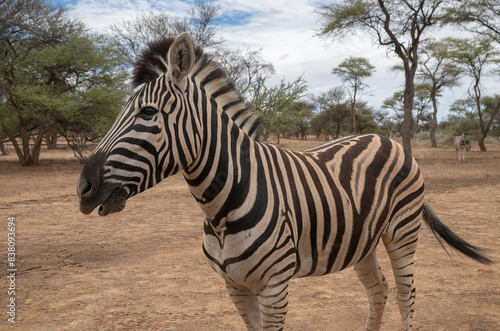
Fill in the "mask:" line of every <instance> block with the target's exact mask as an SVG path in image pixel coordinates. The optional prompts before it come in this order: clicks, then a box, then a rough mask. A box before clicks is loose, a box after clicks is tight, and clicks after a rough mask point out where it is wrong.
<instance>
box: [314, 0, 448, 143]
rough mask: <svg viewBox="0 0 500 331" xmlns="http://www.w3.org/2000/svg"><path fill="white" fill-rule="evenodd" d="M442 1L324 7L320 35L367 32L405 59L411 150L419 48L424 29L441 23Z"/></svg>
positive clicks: (356, 0)
mask: <svg viewBox="0 0 500 331" xmlns="http://www.w3.org/2000/svg"><path fill="white" fill-rule="evenodd" d="M442 4H443V2H442V0H417V1H402V0H377V1H376V2H375V1H369V0H347V1H344V2H337V3H333V4H331V5H324V6H321V7H320V8H319V10H318V14H319V15H320V17H321V19H322V21H323V27H322V28H321V29H320V30H319V32H318V35H319V36H323V37H339V38H345V37H346V36H348V35H350V34H354V33H356V32H357V31H366V32H368V33H370V35H371V36H372V37H374V39H375V42H376V43H377V44H378V45H381V46H386V47H388V48H389V50H390V51H392V52H394V53H396V54H397V56H398V57H399V58H400V59H401V61H402V62H403V69H404V73H405V90H404V121H403V127H402V138H403V146H404V147H405V148H406V149H407V150H408V151H410V152H411V136H412V133H413V117H412V109H413V97H414V94H415V87H414V80H415V74H416V72H417V68H418V47H419V44H420V42H421V41H422V39H423V35H424V32H426V31H427V30H429V28H430V27H432V26H434V25H436V23H438V22H439V13H438V9H440V7H441V6H442Z"/></svg>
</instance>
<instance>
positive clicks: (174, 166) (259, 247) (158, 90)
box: [78, 34, 490, 330]
mask: <svg viewBox="0 0 500 331" xmlns="http://www.w3.org/2000/svg"><path fill="white" fill-rule="evenodd" d="M134 81H135V83H136V84H137V85H142V88H141V89H140V90H139V91H138V92H137V93H136V94H135V95H134V96H133V97H132V98H131V100H130V101H129V102H128V103H127V105H126V106H125V107H124V110H123V111H122V113H121V114H120V116H119V117H118V118H117V120H116V122H115V124H114V125H113V127H112V128H111V130H110V131H109V133H108V134H107V135H106V137H105V138H104V139H103V141H102V142H101V144H100V145H99V146H98V148H97V149H96V151H95V152H94V154H93V155H92V157H91V158H90V159H89V160H88V162H87V164H86V165H85V167H84V169H83V171H82V175H81V177H80V180H79V183H78V192H79V197H80V209H81V211H82V212H84V213H90V212H91V211H92V210H93V209H94V208H96V207H97V206H101V207H100V208H99V213H100V214H101V215H106V214H108V213H111V212H116V211H121V210H122V209H123V208H124V206H125V201H126V199H127V198H129V197H130V196H132V195H134V194H137V193H139V192H141V191H144V190H145V189H147V188H149V187H151V186H153V185H154V184H156V183H158V182H159V181H161V180H162V179H163V178H165V177H167V176H169V175H172V174H174V173H176V172H178V171H182V172H183V174H184V177H185V179H186V182H187V184H188V186H189V189H190V191H191V193H192V195H193V197H194V198H195V199H196V201H197V202H198V204H199V206H200V207H201V209H202V210H203V212H204V214H205V221H204V238H203V250H204V252H205V254H206V256H207V257H208V259H209V261H210V263H211V265H212V267H213V268H214V269H215V270H216V271H217V272H218V273H219V274H220V276H221V277H222V278H223V279H224V280H225V281H226V284H227V288H228V292H229V295H230V297H231V300H232V301H233V302H234V304H235V305H236V307H237V309H238V311H239V313H240V315H241V316H242V318H243V321H244V323H245V325H246V327H247V328H248V329H249V330H262V329H276V330H280V329H283V327H284V322H285V316H286V312H287V305H288V282H289V280H290V279H292V278H297V277H305V276H312V275H324V274H327V273H330V272H335V271H339V270H342V269H345V268H348V267H350V266H354V269H355V270H356V273H357V275H358V277H359V279H360V280H361V282H362V283H363V285H364V286H365V287H366V289H367V293H368V298H369V302H370V313H369V317H368V319H367V324H366V328H367V329H368V330H377V329H379V327H380V323H381V319H382V313H383V309H384V305H385V301H386V298H387V292H388V290H387V283H386V281H385V278H384V276H383V274H382V271H381V269H380V268H379V266H378V263H377V258H376V255H375V247H376V246H377V244H378V243H379V242H380V241H382V243H383V245H384V247H385V248H386V250H387V253H388V255H389V257H390V259H391V262H392V267H393V272H394V275H395V280H396V286H397V298H398V302H399V307H400V311H401V316H402V326H403V329H404V330H408V329H411V325H412V316H413V310H414V308H413V306H414V298H415V288H414V285H413V255H414V252H415V248H416V243H417V238H418V231H419V229H420V225H421V219H422V215H423V219H424V220H425V222H426V223H427V224H428V225H429V226H430V228H431V229H432V230H433V231H434V232H435V233H437V234H438V235H439V236H440V237H442V238H443V239H445V241H447V242H448V243H449V244H450V245H452V246H453V247H455V248H457V249H459V250H460V251H462V252H463V253H464V254H466V255H468V256H470V257H472V258H474V259H476V260H479V261H481V262H484V263H488V262H490V260H488V259H487V258H486V257H484V256H483V255H481V253H480V252H479V249H478V248H476V247H474V246H471V245H469V244H467V243H466V242H464V241H463V240H461V239H460V238H458V237H457V236H455V235H454V234H453V233H452V232H451V231H450V230H449V229H448V228H446V227H445V226H444V225H443V224H442V223H441V222H440V221H439V219H438V217H437V215H436V213H435V212H434V211H433V210H432V209H431V208H430V206H429V205H428V204H427V203H426V202H425V201H424V183H423V179H422V176H421V173H420V171H419V169H418V166H417V164H416V162H415V160H414V159H413V158H412V156H411V155H410V154H409V153H407V152H406V151H405V150H404V149H403V148H402V147H401V145H399V144H398V143H396V142H394V141H392V140H390V139H388V138H385V137H382V136H377V135H360V136H351V137H346V138H342V139H338V140H335V141H331V142H328V143H326V144H323V145H321V146H318V147H316V148H313V149H310V150H307V151H305V152H303V153H298V152H292V151H288V150H285V149H281V148H279V147H277V146H273V145H268V144H265V143H259V142H258V141H256V140H255V139H254V138H255V137H257V136H258V132H259V125H260V119H259V118H258V117H257V116H255V114H254V113H253V111H252V109H251V108H249V107H247V106H246V105H245V104H244V102H243V100H242V99H241V98H240V96H239V94H238V93H237V92H236V91H235V90H234V86H233V85H232V84H231V83H229V82H228V79H227V77H226V76H225V74H224V73H223V71H222V70H221V69H220V68H219V67H218V66H217V65H216V64H215V63H213V62H212V61H210V59H209V58H208V57H207V56H206V55H203V54H202V52H201V51H200V50H199V49H195V48H194V46H193V44H192V40H191V38H190V37H189V35H188V34H182V35H180V36H179V37H178V38H177V39H176V40H175V41H173V40H163V41H161V42H158V43H154V44H152V45H150V47H149V49H148V50H146V52H145V53H144V55H143V57H142V59H141V60H140V61H139V62H138V64H137V66H136V71H135V78H134ZM221 318H223V316H221Z"/></svg>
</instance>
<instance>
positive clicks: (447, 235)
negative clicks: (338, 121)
mask: <svg viewBox="0 0 500 331" xmlns="http://www.w3.org/2000/svg"><path fill="white" fill-rule="evenodd" d="M422 215H423V218H424V220H425V223H427V225H428V226H429V228H430V229H431V231H432V233H433V234H434V236H435V237H436V239H437V240H438V241H439V243H440V244H441V246H443V248H444V250H445V251H446V247H445V246H444V245H443V243H442V241H441V239H443V240H444V241H445V242H446V243H447V244H448V245H450V246H451V247H453V248H454V249H456V250H457V251H459V252H460V253H462V254H464V255H466V256H468V257H470V258H472V259H474V260H476V261H479V262H481V263H484V264H492V263H493V261H492V260H490V259H489V258H488V257H487V256H486V255H484V254H483V253H482V252H483V249H482V248H480V247H477V246H474V245H471V244H469V243H468V242H466V241H465V240H463V239H462V238H460V237H459V236H457V235H456V234H455V233H453V231H451V229H450V228H449V227H447V226H446V225H444V224H443V222H441V220H440V219H439V217H438V215H437V213H436V211H435V210H434V209H433V208H432V207H431V206H430V205H429V203H428V202H427V201H424V206H423V213H422ZM446 252H447V253H448V251H446ZM448 255H449V254H448Z"/></svg>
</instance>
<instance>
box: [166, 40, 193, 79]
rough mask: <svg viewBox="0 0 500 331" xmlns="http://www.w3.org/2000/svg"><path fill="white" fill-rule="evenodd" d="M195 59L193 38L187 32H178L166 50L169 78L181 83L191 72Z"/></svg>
mask: <svg viewBox="0 0 500 331" xmlns="http://www.w3.org/2000/svg"><path fill="white" fill-rule="evenodd" d="M194 60H195V55H194V43H193V39H192V38H191V36H190V35H189V33H187V32H183V33H182V34H180V35H179V36H178V37H177V38H176V39H175V41H174V43H173V44H172V46H170V49H169V50H168V64H169V71H168V75H169V78H170V79H171V80H172V81H173V82H174V83H175V84H179V83H181V82H182V81H183V80H184V78H186V76H187V75H188V74H189V72H191V69H192V68H193V65H194Z"/></svg>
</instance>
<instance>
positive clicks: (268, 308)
mask: <svg viewBox="0 0 500 331" xmlns="http://www.w3.org/2000/svg"><path fill="white" fill-rule="evenodd" d="M258 300H259V303H260V314H261V316H262V329H263V330H283V328H284V327H285V319H286V313H287V311H288V281H286V282H284V283H280V284H278V285H268V286H267V287H266V288H265V289H263V290H262V291H261V292H260V294H259V296H258Z"/></svg>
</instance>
